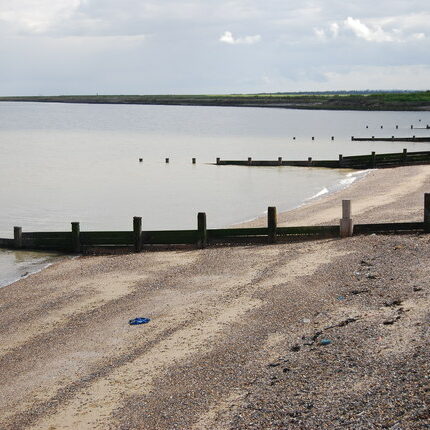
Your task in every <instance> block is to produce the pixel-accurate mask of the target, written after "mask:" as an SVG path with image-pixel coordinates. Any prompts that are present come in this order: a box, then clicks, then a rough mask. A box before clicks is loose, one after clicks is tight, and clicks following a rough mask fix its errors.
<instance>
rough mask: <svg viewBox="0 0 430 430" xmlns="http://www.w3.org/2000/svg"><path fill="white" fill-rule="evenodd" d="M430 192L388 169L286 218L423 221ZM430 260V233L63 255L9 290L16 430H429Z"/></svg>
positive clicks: (8, 382)
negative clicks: (346, 210)
mask: <svg viewBox="0 0 430 430" xmlns="http://www.w3.org/2000/svg"><path fill="white" fill-rule="evenodd" d="M425 192H430V166H411V167H400V168H396V169H386V170H373V171H371V172H369V173H368V174H367V175H366V176H365V177H364V178H363V179H360V180H358V181H356V182H355V183H353V184H352V185H351V186H350V187H348V188H347V189H344V190H341V191H339V192H337V193H333V194H330V195H328V196H324V197H322V198H320V199H318V200H315V201H312V202H310V203H309V204H305V205H303V206H301V207H300V208H297V209H295V210H293V211H289V212H286V213H282V214H280V215H279V225H285V226H286V225H322V224H333V223H336V224H337V223H338V222H339V218H340V216H341V201H342V199H350V200H351V201H352V217H353V220H354V222H357V223H359V222H363V223H364V222H366V223H370V222H396V221H421V220H422V218H423V201H424V196H423V194H424V193H425ZM265 222H266V220H265V219H264V218H261V219H257V220H254V221H252V222H249V223H247V224H246V226H260V225H265V224H264V223H265ZM243 226H245V225H244V224H243ZM429 267H430V237H429V236H428V235H425V234H402V235H369V236H354V237H351V238H346V239H326V240H318V241H306V242H294V243H282V244H273V245H252V246H232V247H227V246H226V247H213V248H210V247H209V248H206V249H203V250H197V249H183V250H172V251H154V252H142V253H139V254H125V255H104V256H84V257H80V258H75V259H64V260H61V261H59V262H57V263H55V264H53V265H52V266H50V267H48V268H47V269H45V270H43V271H42V272H40V273H36V274H34V275H32V276H29V277H27V278H25V279H22V280H19V281H17V282H15V283H14V284H12V285H9V286H7V287H4V288H2V289H0V428H1V429H4V430H9V429H10V430H15V429H40V430H46V429H49V430H54V429H123V430H126V429H127V430H131V429H136V430H138V429H148V430H149V429H151V430H157V429H160V430H161V429H163V430H167V429H169V430H170V429H187V430H188V429H194V430H197V429H226V430H233V429H373V428H381V429H382V428H386V429H428V428H430V409H429V401H430V394H429V393H430V383H429V377H430V368H429V362H430V361H429V358H430V354H429V352H430V348H429V322H430V313H429V305H430V285H429V274H430V269H429ZM137 317H142V318H149V319H150V321H149V322H148V323H146V324H143V325H136V326H132V325H130V324H129V320H130V319H132V318H137Z"/></svg>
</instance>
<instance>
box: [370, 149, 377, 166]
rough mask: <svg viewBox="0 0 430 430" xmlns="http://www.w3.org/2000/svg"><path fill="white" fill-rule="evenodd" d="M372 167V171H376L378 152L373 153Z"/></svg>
mask: <svg viewBox="0 0 430 430" xmlns="http://www.w3.org/2000/svg"><path fill="white" fill-rule="evenodd" d="M371 166H372V169H374V168H375V167H376V152H375V151H372V158H371Z"/></svg>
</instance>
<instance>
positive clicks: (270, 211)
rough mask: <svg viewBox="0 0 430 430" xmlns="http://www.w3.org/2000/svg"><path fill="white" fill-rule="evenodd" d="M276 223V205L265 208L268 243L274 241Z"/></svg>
mask: <svg viewBox="0 0 430 430" xmlns="http://www.w3.org/2000/svg"><path fill="white" fill-rule="evenodd" d="M277 224H278V217H277V214H276V207H275V206H269V207H268V208H267V231H268V237H269V243H275V242H276V228H277Z"/></svg>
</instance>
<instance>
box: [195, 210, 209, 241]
mask: <svg viewBox="0 0 430 430" xmlns="http://www.w3.org/2000/svg"><path fill="white" fill-rule="evenodd" d="M197 233H198V241H197V246H198V247H200V248H205V247H206V245H207V244H208V231H207V227H206V213H205V212H199V213H198V214H197Z"/></svg>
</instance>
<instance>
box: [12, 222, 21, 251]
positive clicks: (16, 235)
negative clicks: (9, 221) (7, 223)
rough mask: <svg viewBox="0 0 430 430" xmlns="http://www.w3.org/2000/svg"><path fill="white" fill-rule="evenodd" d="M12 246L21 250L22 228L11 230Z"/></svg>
mask: <svg viewBox="0 0 430 430" xmlns="http://www.w3.org/2000/svg"><path fill="white" fill-rule="evenodd" d="M13 246H14V248H16V249H20V248H22V227H14V228H13Z"/></svg>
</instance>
